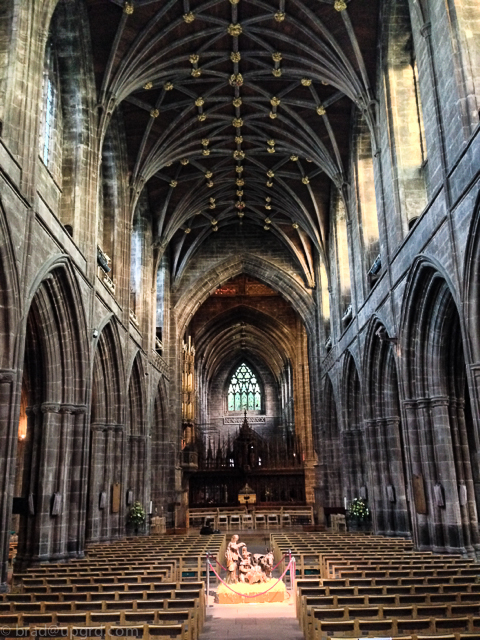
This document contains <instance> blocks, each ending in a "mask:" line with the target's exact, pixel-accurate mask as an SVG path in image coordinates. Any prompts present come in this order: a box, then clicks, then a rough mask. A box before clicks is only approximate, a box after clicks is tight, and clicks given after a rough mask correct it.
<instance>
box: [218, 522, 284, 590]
mask: <svg viewBox="0 0 480 640" xmlns="http://www.w3.org/2000/svg"><path fill="white" fill-rule="evenodd" d="M240 551H241V553H240ZM225 559H226V562H227V572H228V575H227V579H226V583H227V584H236V583H237V582H238V580H240V582H243V583H246V582H248V583H249V584H255V583H256V582H268V581H269V580H270V578H271V577H272V569H273V553H272V552H271V551H268V550H267V553H266V554H265V555H262V554H260V553H255V554H254V555H252V554H251V553H249V551H248V549H247V545H246V544H245V542H238V536H237V535H236V534H235V535H234V536H232V538H231V540H230V542H229V543H228V546H227V550H226V551H225Z"/></svg>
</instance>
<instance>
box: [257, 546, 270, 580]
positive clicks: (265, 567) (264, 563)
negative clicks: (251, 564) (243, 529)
mask: <svg viewBox="0 0 480 640" xmlns="http://www.w3.org/2000/svg"><path fill="white" fill-rule="evenodd" d="M259 564H260V566H261V567H262V571H263V573H264V574H265V575H266V577H267V579H268V580H270V578H271V577H272V569H273V551H268V550H267V553H266V554H265V555H264V556H262V557H261V558H260V563H259Z"/></svg>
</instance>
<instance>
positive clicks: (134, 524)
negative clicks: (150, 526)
mask: <svg viewBox="0 0 480 640" xmlns="http://www.w3.org/2000/svg"><path fill="white" fill-rule="evenodd" d="M145 519H146V516H145V509H144V508H143V507H142V504H141V503H140V502H134V503H133V504H132V506H131V507H130V511H129V512H128V516H127V524H128V525H129V526H130V527H131V528H132V529H133V530H134V532H135V534H138V531H139V529H140V527H142V529H143V526H144V525H145Z"/></svg>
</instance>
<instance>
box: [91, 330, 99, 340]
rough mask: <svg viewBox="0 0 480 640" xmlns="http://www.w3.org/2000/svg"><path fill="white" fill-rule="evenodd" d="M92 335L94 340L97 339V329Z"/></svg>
mask: <svg viewBox="0 0 480 640" xmlns="http://www.w3.org/2000/svg"><path fill="white" fill-rule="evenodd" d="M92 335H93V337H94V338H98V329H94V330H93V333H92Z"/></svg>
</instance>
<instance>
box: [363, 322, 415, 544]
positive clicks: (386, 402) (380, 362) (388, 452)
mask: <svg viewBox="0 0 480 640" xmlns="http://www.w3.org/2000/svg"><path fill="white" fill-rule="evenodd" d="M394 344H395V338H391V337H390V336H389V334H388V332H387V329H386V328H385V325H384V324H383V323H382V321H381V320H380V319H379V318H378V317H376V316H373V317H372V318H371V319H370V323H369V327H368V331H367V338H366V344H365V356H364V363H363V370H364V379H365V411H364V413H365V436H366V442H367V446H368V450H369V452H370V465H371V469H370V478H371V480H372V497H371V504H372V512H373V518H374V528H375V531H376V533H379V534H383V535H390V536H392V535H401V536H408V535H410V530H411V527H410V523H409V513H408V503H407V493H406V476H405V474H406V460H405V442H404V438H403V431H402V429H403V426H402V421H401V411H400V398H399V386H398V373H397V363H396V353H395V348H394Z"/></svg>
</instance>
